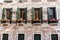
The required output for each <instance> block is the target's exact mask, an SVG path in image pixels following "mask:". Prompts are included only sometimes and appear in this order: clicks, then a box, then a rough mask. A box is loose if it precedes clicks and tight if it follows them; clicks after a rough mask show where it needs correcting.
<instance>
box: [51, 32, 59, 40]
mask: <svg viewBox="0 0 60 40" xmlns="http://www.w3.org/2000/svg"><path fill="white" fill-rule="evenodd" d="M51 34H57V35H58V40H59V34H58V33H51ZM51 34H50V40H51Z"/></svg>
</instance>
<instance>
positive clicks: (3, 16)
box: [2, 8, 5, 20]
mask: <svg viewBox="0 0 60 40" xmlns="http://www.w3.org/2000/svg"><path fill="white" fill-rule="evenodd" d="M2 11H3V12H2V20H4V19H5V8H3V10H2Z"/></svg>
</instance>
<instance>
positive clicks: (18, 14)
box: [16, 8, 20, 20]
mask: <svg viewBox="0 0 60 40" xmlns="http://www.w3.org/2000/svg"><path fill="white" fill-rule="evenodd" d="M18 19H20V8H17V15H16V20H18Z"/></svg>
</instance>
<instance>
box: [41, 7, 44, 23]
mask: <svg viewBox="0 0 60 40" xmlns="http://www.w3.org/2000/svg"><path fill="white" fill-rule="evenodd" d="M40 19H41V23H43V13H42V7H41V8H40Z"/></svg>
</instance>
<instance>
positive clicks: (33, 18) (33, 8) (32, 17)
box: [32, 8, 35, 20]
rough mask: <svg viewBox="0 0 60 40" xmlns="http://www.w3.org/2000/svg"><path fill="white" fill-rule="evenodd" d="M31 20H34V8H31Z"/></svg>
mask: <svg viewBox="0 0 60 40" xmlns="http://www.w3.org/2000/svg"><path fill="white" fill-rule="evenodd" d="M32 20H35V11H34V8H32Z"/></svg>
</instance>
